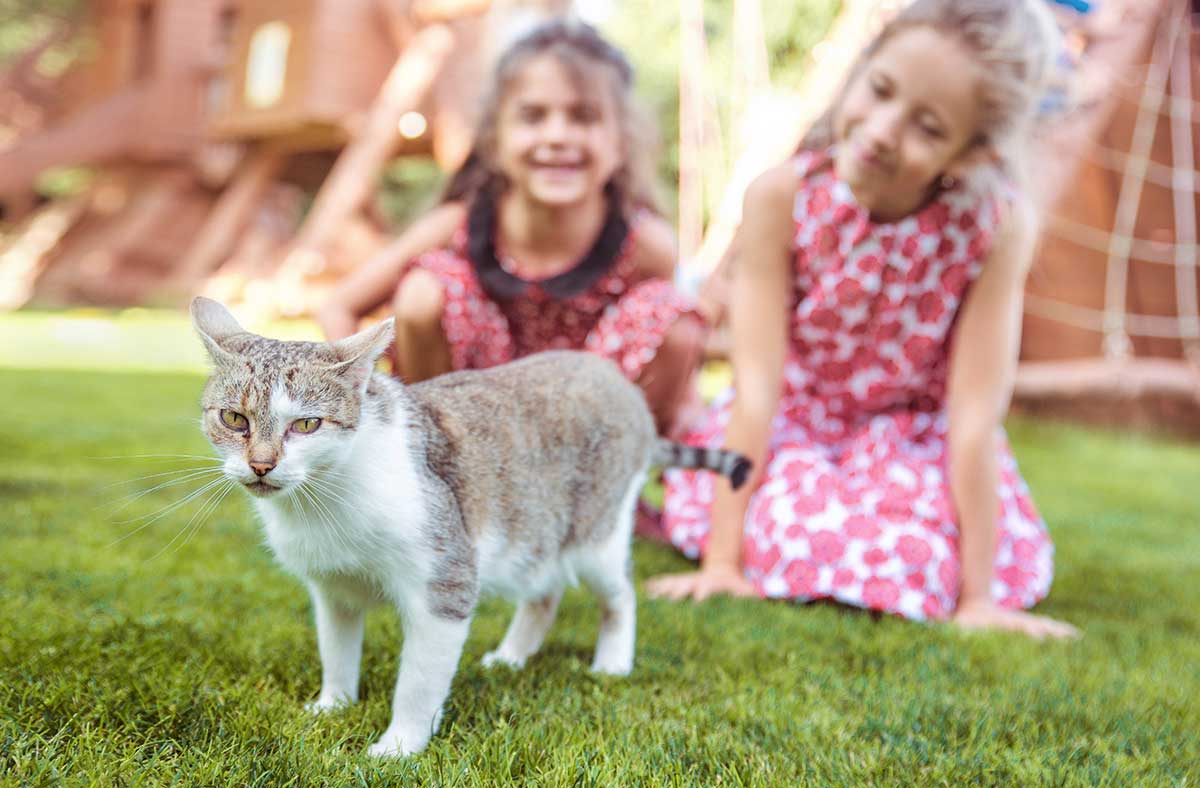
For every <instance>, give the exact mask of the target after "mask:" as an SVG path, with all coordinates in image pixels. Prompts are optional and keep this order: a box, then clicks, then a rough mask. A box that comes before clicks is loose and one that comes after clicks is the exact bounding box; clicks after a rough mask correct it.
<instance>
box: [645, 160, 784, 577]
mask: <svg viewBox="0 0 1200 788" xmlns="http://www.w3.org/2000/svg"><path fill="white" fill-rule="evenodd" d="M797 186H798V183H797V175H796V173H795V170H794V169H793V168H792V166H791V165H790V164H787V165H782V166H780V167H776V168H774V169H772V170H769V171H767V172H766V173H764V174H763V175H761V176H759V178H757V179H756V180H755V181H754V183H752V184H751V185H750V188H749V189H748V190H747V192H746V199H745V204H744V209H743V216H744V217H745V218H744V219H743V226H742V230H743V231H744V234H743V239H744V240H743V246H742V250H741V256H740V257H739V259H738V265H737V267H736V268H735V269H734V274H733V296H732V299H731V311H730V320H731V325H732V329H733V352H732V354H731V356H732V360H733V367H734V388H735V390H736V397H735V399H734V402H733V410H732V412H731V414H730V420H729V427H728V429H727V431H726V436H725V446H726V447H727V448H730V449H734V450H736V451H740V452H742V453H743V454H745V455H746V456H747V457H749V458H750V459H751V461H752V462H753V463H754V473H753V474H752V475H751V478H750V480H749V483H748V484H746V485H744V486H743V487H742V488H741V489H740V490H738V491H736V492H735V491H734V490H733V489H731V488H730V486H729V483H728V482H727V481H725V480H724V479H719V480H717V481H716V485H717V489H716V497H715V499H714V501H713V510H712V529H711V531H710V533H709V538H708V551H707V553H706V554H705V556H704V560H703V562H701V564H700V571H698V572H692V573H688V574H683V575H674V576H667V577H662V578H658V579H657V580H654V581H652V582H651V583H650V585H649V590H650V592H651V594H653V595H655V596H665V597H669V598H671V599H682V598H685V597H693V598H695V599H696V600H701V599H704V598H706V597H708V596H710V595H712V594H716V593H733V594H739V595H750V594H753V593H754V587H753V586H752V585H751V584H750V583H749V582H748V581H747V580H746V579H745V577H744V576H743V574H742V564H741V558H742V555H741V551H742V528H743V523H744V522H745V520H746V509H747V507H748V506H749V503H750V497H751V496H752V495H753V493H754V490H755V489H756V488H757V487H758V484H759V482H760V481H761V480H762V472H763V465H764V462H765V459H766V456H767V443H768V437H769V430H770V427H771V420H772V419H773V418H774V416H775V411H776V410H777V409H778V407H779V397H780V392H781V389H782V381H783V363H784V357H785V355H786V353H787V343H788V334H787V329H788V306H789V304H790V303H791V298H792V289H793V285H792V259H791V256H792V252H791V236H792V232H793V228H792V211H791V208H792V201H793V198H794V196H795V193H796V188H797Z"/></svg>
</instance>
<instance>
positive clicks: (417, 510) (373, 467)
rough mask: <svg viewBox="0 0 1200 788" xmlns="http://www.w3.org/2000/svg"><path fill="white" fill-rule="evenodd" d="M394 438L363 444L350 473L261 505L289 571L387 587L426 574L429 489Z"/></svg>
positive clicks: (380, 437)
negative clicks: (426, 491) (426, 493)
mask: <svg viewBox="0 0 1200 788" xmlns="http://www.w3.org/2000/svg"><path fill="white" fill-rule="evenodd" d="M387 438H388V436H387V435H385V434H379V435H376V436H374V437H373V438H371V439H368V440H363V441H360V442H359V445H356V447H355V451H354V452H353V454H352V455H351V456H350V457H349V458H348V460H347V462H346V463H345V467H344V468H339V469H337V470H336V472H335V473H332V474H326V475H325V476H324V478H322V475H321V474H320V473H317V474H314V477H315V478H314V481H313V482H312V483H310V484H309V485H308V487H307V488H306V489H305V491H303V492H298V493H293V494H292V495H291V497H290V498H288V499H287V500H283V501H276V500H275V499H267V500H265V501H257V502H256V503H257V508H258V512H259V515H260V517H261V518H262V520H263V524H264V527H265V531H266V536H267V542H268V544H269V545H270V547H271V550H272V551H273V552H274V553H275V555H276V557H277V558H278V559H279V561H280V563H282V564H283V565H284V566H285V567H287V568H288V569H289V570H290V571H292V572H294V573H296V574H299V575H301V576H304V577H318V576H328V575H353V576H356V577H361V578H363V579H365V580H370V581H373V582H374V583H375V584H378V585H380V586H384V587H390V586H392V585H393V583H392V582H391V581H392V579H393V578H395V577H396V576H397V575H399V574H402V573H404V574H407V573H411V572H413V571H421V568H422V566H423V565H424V564H425V563H426V562H425V561H424V560H423V553H424V552H425V551H426V549H427V548H425V547H423V544H424V541H425V540H423V539H422V529H423V528H424V527H425V520H426V514H425V513H426V508H427V507H426V502H425V499H424V491H423V490H422V486H421V484H420V483H419V479H418V477H417V474H416V472H415V470H414V468H413V467H412V461H411V459H410V458H409V455H408V453H407V452H406V451H404V450H403V442H402V441H395V440H392V441H389V440H387Z"/></svg>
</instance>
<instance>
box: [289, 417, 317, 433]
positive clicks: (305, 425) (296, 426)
mask: <svg viewBox="0 0 1200 788" xmlns="http://www.w3.org/2000/svg"><path fill="white" fill-rule="evenodd" d="M320 426H321V420H320V419H296V420H295V421H293V422H292V432H298V433H300V434H301V435H307V434H309V433H310V432H316V431H317V427H320Z"/></svg>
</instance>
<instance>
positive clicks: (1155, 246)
mask: <svg viewBox="0 0 1200 788" xmlns="http://www.w3.org/2000/svg"><path fill="white" fill-rule="evenodd" d="M1192 23H1193V19H1192V15H1191V9H1190V3H1189V0H1175V1H1174V2H1171V3H1169V4H1168V6H1167V10H1166V13H1165V14H1163V15H1162V17H1161V18H1160V20H1159V21H1158V26H1157V30H1156V32H1155V34H1154V42H1153V46H1152V50H1151V55H1150V62H1149V64H1148V65H1147V66H1145V67H1144V69H1143V68H1138V69H1134V70H1132V71H1131V72H1130V73H1123V74H1122V73H1116V72H1115V71H1110V73H1108V74H1106V78H1107V80H1108V83H1109V84H1110V85H1111V86H1112V89H1114V90H1117V91H1124V92H1126V94H1127V95H1137V96H1138V101H1137V111H1136V120H1135V123H1134V127H1133V134H1132V137H1131V140H1130V145H1129V149H1128V150H1127V151H1122V150H1116V149H1113V148H1111V147H1107V146H1105V145H1103V144H1102V143H1100V142H1098V141H1097V142H1094V143H1089V145H1088V148H1087V149H1086V150H1085V151H1083V152H1082V153H1081V155H1083V156H1085V157H1087V158H1088V159H1089V160H1090V161H1091V162H1092V163H1094V164H1096V165H1098V166H1100V167H1102V168H1104V169H1106V170H1108V171H1110V172H1112V173H1113V174H1114V176H1115V177H1118V178H1120V189H1119V192H1118V195H1117V202H1116V212H1115V215H1114V219H1113V223H1112V229H1111V231H1108V230H1104V229H1100V228H1097V227H1093V226H1091V225H1087V224H1082V223H1079V222H1076V221H1073V220H1071V219H1068V218H1066V217H1065V216H1061V215H1058V214H1056V213H1054V210H1053V208H1051V209H1050V213H1049V215H1048V216H1047V221H1046V224H1045V227H1044V229H1043V232H1044V233H1045V234H1046V235H1047V236H1048V237H1053V238H1059V239H1062V240H1065V241H1067V242H1068V243H1070V244H1073V245H1076V246H1078V247H1081V248H1084V249H1090V250H1093V251H1095V252H1098V253H1100V254H1102V255H1103V256H1104V257H1105V259H1106V267H1105V287H1104V301H1103V305H1102V307H1101V308H1095V307H1089V306H1081V305H1079V304H1073V303H1069V302H1066V301H1063V300H1059V299H1055V298H1050V297H1046V296H1042V295H1034V294H1027V295H1026V299H1025V310H1026V312H1027V313H1028V314H1031V315H1036V316H1038V317H1043V318H1046V319H1049V320H1053V321H1056V322H1059V323H1064V324H1067V325H1071V326H1075V327H1078V328H1083V329H1087V330H1091V331H1097V332H1100V333H1102V335H1103V345H1102V347H1103V353H1104V357H1105V358H1106V359H1113V360H1123V359H1126V358H1129V357H1130V356H1131V355H1132V351H1133V343H1132V341H1131V336H1133V337H1155V338H1168V339H1178V340H1179V341H1180V342H1181V343H1182V345H1183V350H1184V355H1185V357H1186V358H1187V359H1188V360H1189V361H1191V362H1192V363H1193V364H1200V308H1198V304H1197V271H1196V269H1197V262H1198V256H1197V239H1196V190H1197V188H1198V186H1200V172H1198V171H1197V170H1196V166H1195V161H1194V154H1193V150H1194V149H1193V144H1194V141H1193V134H1192V123H1193V118H1194V117H1196V114H1195V113H1196V110H1197V108H1198V107H1200V105H1198V104H1197V102H1195V101H1194V99H1193V97H1192V96H1193V94H1192V63H1193V54H1192V31H1193V24H1192ZM1164 117H1165V118H1166V121H1167V122H1166V124H1165V125H1166V126H1167V127H1168V128H1169V133H1170V140H1171V158H1172V161H1171V163H1170V164H1169V165H1167V164H1164V163H1161V162H1157V161H1154V160H1153V159H1152V158H1151V153H1152V147H1153V145H1154V140H1155V135H1156V133H1157V132H1158V130H1159V129H1160V127H1161V126H1163V125H1164V124H1163V123H1162V119H1163V118H1164ZM1148 183H1149V184H1154V185H1156V186H1159V187H1163V188H1166V189H1169V190H1170V191H1171V197H1172V204H1173V214H1174V215H1173V219H1174V239H1173V241H1171V242H1164V241H1160V240H1157V239H1153V240H1152V239H1147V238H1138V237H1136V236H1135V234H1134V233H1135V226H1136V224H1137V219H1138V211H1139V207H1140V206H1141V204H1142V198H1143V193H1144V190H1145V186H1146V184H1148ZM1131 261H1139V262H1140V261H1144V262H1149V263H1154V264H1161V265H1170V266H1173V267H1174V269H1175V307H1176V314H1175V315H1174V316H1169V315H1151V314H1138V313H1134V312H1130V311H1129V309H1128V290H1129V283H1130V264H1131Z"/></svg>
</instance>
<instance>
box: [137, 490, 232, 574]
mask: <svg viewBox="0 0 1200 788" xmlns="http://www.w3.org/2000/svg"><path fill="white" fill-rule="evenodd" d="M221 484H224V485H226V487H225V488H224V489H221V488H220V487H219V485H221ZM234 484H235V483H234V482H232V481H230V480H229V479H226V478H224V477H222V478H220V479H217V480H216V481H213V482H209V483H208V484H206V485H204V486H203V487H201V488H200V489H199V490H197V491H196V492H194V493H192V494H191V495H189V496H188V497H187V498H186V499H184V500H185V501H186V500H190V499H191V498H194V497H196V495H197V494H199V493H201V492H204V491H207V490H211V489H213V487H217V491H216V492H212V493H210V494H209V496H208V497H207V498H206V499H205V500H204V501H203V502H202V503H201V504H200V507H199V508H198V509H196V511H195V512H193V513H192V516H191V517H190V518H189V519H188V521H187V523H185V524H184V526H183V527H182V528H180V529H179V530H178V531H176V532H175V536H173V537H172V538H171V541H169V542H167V544H166V546H164V547H163V548H162V549H161V550H159V551H158V552H157V553H155V554H154V555H152V556H150V558H148V559H147V561H153V560H154V559H155V558H158V557H159V556H160V555H162V554H163V553H165V552H167V551H168V550H169V549H171V545H173V544H175V542H177V541H178V540H179V537H180V536H182V535H183V534H185V533H187V532H188V531H190V530H191V528H192V524H193V523H196V528H197V529H198V528H199V527H200V526H201V525H203V523H204V520H205V519H206V518H207V517H208V515H209V514H210V513H211V512H212V511H213V509H215V508H216V505H215V504H214V501H215V502H216V503H220V501H221V499H222V498H224V497H225V494H226V493H228V492H229V490H230V489H232V488H233V485H234ZM198 518H199V519H198ZM147 525H149V523H147ZM142 527H145V526H142ZM190 538H191V537H190V536H189V537H188V539H190ZM187 541H188V540H187V539H185V540H184V541H183V542H182V543H181V544H180V547H183V545H184V544H187Z"/></svg>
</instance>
